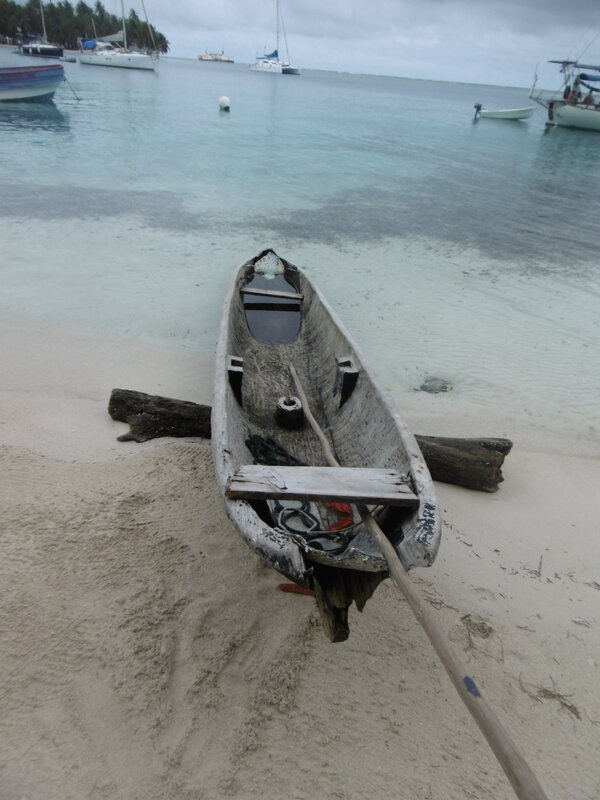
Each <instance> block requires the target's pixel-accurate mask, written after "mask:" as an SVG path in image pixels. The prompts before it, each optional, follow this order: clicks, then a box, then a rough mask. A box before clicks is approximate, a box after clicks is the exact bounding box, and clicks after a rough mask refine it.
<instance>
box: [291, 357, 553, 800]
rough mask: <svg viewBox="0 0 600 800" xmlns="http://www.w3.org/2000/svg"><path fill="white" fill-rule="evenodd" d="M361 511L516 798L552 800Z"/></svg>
mask: <svg viewBox="0 0 600 800" xmlns="http://www.w3.org/2000/svg"><path fill="white" fill-rule="evenodd" d="M288 366H289V370H290V373H291V375H292V378H293V380H294V384H295V386H296V392H297V394H298V397H299V398H300V400H301V401H302V404H303V406H304V416H305V417H306V419H307V420H308V422H309V424H310V425H311V427H312V429H313V430H314V432H315V433H316V434H317V436H318V437H319V439H320V441H321V443H322V445H323V451H324V453H325V457H326V459H327V461H328V463H329V464H331V466H332V467H339V466H340V465H339V462H338V460H337V459H336V457H335V455H334V453H333V450H332V449H331V446H330V444H329V442H328V441H327V437H326V436H325V434H324V433H323V431H322V429H321V427H320V426H319V423H318V422H317V421H316V419H315V418H314V416H313V415H312V412H311V410H310V408H309V405H308V398H307V397H306V393H305V392H304V389H303V388H302V384H301V383H300V379H299V377H298V373H297V372H296V370H295V368H294V365H293V364H289V365H288ZM358 511H359V513H360V515H361V517H362V520H363V522H364V524H365V525H366V527H367V529H368V531H369V533H370V534H371V536H372V537H373V540H374V541H375V543H376V544H377V546H378V547H379V549H380V550H381V552H382V553H383V556H384V557H385V560H386V561H387V564H388V566H389V568H390V574H391V575H392V578H393V579H394V582H395V584H396V586H397V587H398V588H399V589H400V591H401V592H402V594H403V595H404V597H405V598H406V600H407V602H408V604H409V606H410V607H411V609H412V611H413V612H414V614H415V616H416V618H417V620H418V621H419V622H420V624H421V626H422V627H423V630H424V631H425V633H426V634H427V636H428V637H429V641H430V642H431V644H432V645H433V647H434V649H435V652H436V653H437V654H438V657H439V659H440V661H441V662H442V664H443V665H444V668H445V670H446V672H447V673H448V675H449V676H450V680H451V681H452V683H453V684H454V687H455V689H456V690H457V692H458V694H459V696H460V698H461V700H462V701H463V703H464V704H465V705H466V707H467V708H468V710H469V712H470V713H471V716H472V717H473V719H474V720H475V722H476V723H477V725H478V726H479V729H480V730H481V732H482V733H483V735H484V736H485V738H486V740H487V742H488V744H489V746H490V747H491V749H492V751H493V753H494V755H495V756H496V758H497V759H498V762H499V764H500V766H501V767H502V769H503V770H504V772H505V774H506V776H507V778H508V780H509V781H510V784H511V786H512V788H513V790H514V792H515V794H516V795H517V797H518V798H519V799H520V800H548V796H547V795H546V793H545V791H544V790H543V788H542V786H541V784H540V782H539V781H538V779H537V777H536V776H535V773H534V772H533V770H532V769H531V767H530V766H529V764H528V763H527V762H526V761H525V759H524V758H523V756H522V755H521V753H520V752H519V750H518V748H517V746H516V745H515V743H514V742H513V741H512V739H511V738H510V736H509V734H508V732H507V731H506V730H505V729H504V727H503V726H502V723H501V722H500V720H499V719H498V717H497V716H496V714H495V713H494V712H493V711H492V709H491V708H490V706H489V705H488V704H487V702H486V700H485V699H484V698H483V696H482V694H481V690H480V689H479V687H478V686H477V684H476V682H475V680H474V679H473V677H472V676H471V675H469V673H468V671H467V669H466V667H465V665H464V664H463V663H462V662H461V660H460V658H459V657H458V655H457V654H456V652H455V650H454V648H453V647H452V646H451V645H450V643H449V642H448V641H447V639H446V637H445V636H444V635H443V633H442V631H441V630H440V629H439V628H438V626H437V622H436V620H435V619H434V618H433V615H432V614H431V612H430V611H429V609H428V608H427V607H426V605H425V603H424V601H423V600H422V599H421V597H420V595H419V593H418V592H417V590H416V589H415V587H414V586H413V584H412V583H411V580H410V578H409V576H408V572H407V571H406V570H405V569H404V567H403V565H402V562H401V561H400V559H399V558H398V554H397V553H396V551H395V550H394V547H393V546H392V544H391V542H390V541H389V539H388V538H387V536H386V535H385V533H384V532H383V531H382V530H381V528H380V527H379V525H378V524H377V522H376V521H375V519H374V518H373V515H372V514H370V513H369V510H368V509H367V508H366V507H365V506H364V505H359V506H358Z"/></svg>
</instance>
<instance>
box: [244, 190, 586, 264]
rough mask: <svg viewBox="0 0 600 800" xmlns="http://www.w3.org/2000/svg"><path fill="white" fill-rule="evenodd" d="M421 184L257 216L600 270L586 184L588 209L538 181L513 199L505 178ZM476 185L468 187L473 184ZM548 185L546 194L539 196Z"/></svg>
mask: <svg viewBox="0 0 600 800" xmlns="http://www.w3.org/2000/svg"><path fill="white" fill-rule="evenodd" d="M421 189H422V187H420V186H419V184H418V183H415V184H413V185H411V186H408V187H403V189H402V191H399V192H392V191H383V190H380V189H361V190H357V191H355V192H352V193H351V194H348V193H343V194H342V193H339V194H337V195H335V196H333V197H332V198H331V199H330V200H329V201H327V202H325V203H323V204H322V205H321V206H320V207H319V208H316V209H294V210H293V211H292V210H282V211H281V212H280V213H279V214H277V215H275V216H267V217H254V218H253V219H252V220H251V222H252V227H253V228H261V229H263V230H267V231H270V232H273V233H274V234H275V235H277V236H279V237H283V238H287V239H289V240H291V241H293V240H299V241H309V242H315V243H322V244H326V245H334V246H342V245H345V244H348V243H356V244H360V245H365V244H367V245H368V244H372V243H376V242H378V241H381V240H382V239H388V238H400V239H408V238H417V237H426V238H432V239H435V240H438V241H440V242H448V243H450V244H452V245H457V246H470V247H474V248H477V249H478V250H479V251H481V253H482V254H484V255H486V256H488V257H490V258H493V259H495V260H496V261H498V262H511V264H518V265H519V266H520V268H522V270H523V271H524V272H528V273H533V272H538V273H539V272H541V273H543V272H549V273H556V272H559V273H567V274H569V273H571V272H573V273H574V271H575V270H577V273H578V275H579V276H580V277H585V276H586V275H591V274H597V272H598V268H599V262H600V259H599V258H598V243H597V241H596V203H595V202H594V203H592V204H591V210H590V208H589V207H588V206H587V203H586V201H587V199H588V197H589V191H591V187H590V190H589V191H588V192H587V193H586V192H585V190H580V196H581V195H583V196H582V197H581V202H580V203H579V205H580V206H581V210H580V211H578V212H577V213H573V214H568V213H566V212H565V203H564V196H563V195H562V193H559V192H557V193H556V194H553V193H551V192H545V191H544V188H543V185H542V186H541V187H531V189H530V193H531V192H532V193H534V195H535V200H536V202H535V203H532V202H531V198H530V197H528V193H527V192H523V193H520V194H517V195H516V196H515V197H514V199H513V200H512V202H509V200H508V199H507V194H506V191H505V187H502V186H499V185H498V181H497V180H496V181H491V182H488V185H487V186H486V187H485V191H484V192H482V191H481V188H479V189H478V188H477V187H474V190H473V191H472V192H469V191H468V190H465V185H464V182H461V185H460V186H458V185H456V184H454V185H453V183H452V181H449V180H448V179H432V180H430V181H428V183H427V187H426V191H425V190H424V189H423V190H421ZM467 189H468V186H467ZM540 192H543V193H544V201H543V202H539V204H538V203H537V201H538V199H539V198H538V195H539V193H540Z"/></svg>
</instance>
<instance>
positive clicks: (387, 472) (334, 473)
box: [225, 464, 419, 506]
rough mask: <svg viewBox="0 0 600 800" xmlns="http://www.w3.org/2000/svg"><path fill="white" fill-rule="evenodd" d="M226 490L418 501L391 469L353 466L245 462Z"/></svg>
mask: <svg viewBox="0 0 600 800" xmlns="http://www.w3.org/2000/svg"><path fill="white" fill-rule="evenodd" d="M225 494H226V495H227V496H228V497H234V498H245V499H255V498H265V497H272V498H287V499H289V500H300V499H308V500H322V501H325V500H333V501H337V502H340V503H368V504H380V503H381V504H385V505H392V506H414V505H416V504H418V502H419V498H418V497H417V496H416V495H415V494H414V492H413V491H412V488H411V486H410V485H409V484H408V483H407V482H406V480H405V479H404V478H403V477H402V476H401V475H400V474H399V473H397V472H395V471H394V470H391V469H362V468H352V467H337V468H336V469H332V468H331V467H279V466H278V467H271V466H263V465H261V464H246V465H244V466H242V467H240V468H239V469H238V470H237V472H236V473H235V475H233V476H232V478H231V479H230V481H229V484H228V486H227V490H226V492H225Z"/></svg>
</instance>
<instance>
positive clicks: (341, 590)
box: [211, 250, 441, 641]
mask: <svg viewBox="0 0 600 800" xmlns="http://www.w3.org/2000/svg"><path fill="white" fill-rule="evenodd" d="M307 414H312V415H313V417H314V419H315V420H316V421H317V423H318V426H319V427H320V428H321V429H322V431H323V433H324V434H325V436H326V438H327V442H328V444H329V446H330V447H331V448H332V450H333V453H334V454H335V458H336V460H337V462H339V465H340V466H339V467H331V466H328V461H327V458H326V456H325V452H324V446H323V442H322V441H321V439H320V438H319V436H318V435H317V433H315V430H314V429H313V427H311V425H309V424H308V423H307ZM211 426H212V448H213V457H214V464H215V471H216V476H217V481H218V484H219V488H220V491H221V493H222V495H223V499H224V503H225V508H226V510H227V514H228V516H229V517H230V519H231V520H232V521H233V523H234V525H235V526H236V528H237V530H238V531H239V533H240V534H241V536H242V538H243V539H244V541H245V542H246V543H247V544H248V545H249V546H250V547H251V548H252V550H254V551H255V552H256V553H257V554H258V555H259V556H260V557H261V558H262V559H263V560H264V561H265V563H267V564H268V565H270V566H271V567H273V568H274V569H276V570H277V571H278V572H279V573H281V574H282V575H284V576H285V577H286V578H289V579H290V580H291V581H293V582H294V583H295V584H297V585H298V586H300V587H303V588H305V589H310V590H312V591H314V593H315V597H316V601H317V606H318V608H319V611H320V613H321V618H322V620H323V624H324V628H325V632H326V633H327V635H328V636H329V638H330V639H331V640H332V641H341V640H343V639H346V638H347V636H348V607H349V606H350V605H351V603H352V601H354V602H356V605H357V607H358V608H359V609H360V610H362V608H363V607H364V604H365V603H366V601H367V600H368V598H369V597H370V596H371V594H372V593H373V591H374V590H375V588H376V587H377V585H378V584H379V582H380V581H381V580H383V579H384V578H385V577H387V575H388V574H389V568H388V564H387V562H386V560H385V558H384V557H383V555H382V554H381V552H380V551H379V549H378V548H377V547H376V546H375V544H374V542H373V540H372V538H371V536H370V534H369V532H368V531H367V529H366V528H365V526H364V524H363V523H362V521H361V518H360V516H359V514H358V513H357V510H356V504H360V505H367V506H368V507H369V509H371V511H372V512H373V514H374V516H375V518H376V519H377V522H378V524H379V526H380V527H381V529H382V530H383V531H384V532H385V534H386V536H387V537H388V539H389V540H390V541H391V542H392V544H393V546H394V549H395V551H396V553H397V555H398V557H399V558H400V560H401V562H402V564H403V565H404V567H405V568H406V569H410V568H412V567H415V566H429V565H431V564H432V563H433V561H434V559H435V556H436V553H437V550H438V547H439V542H440V529H441V523H440V517H439V513H438V509H437V505H436V499H435V493H434V489H433V483H432V480H431V476H430V474H429V471H428V469H427V466H426V464H425V461H424V459H423V456H422V454H421V451H420V449H419V447H418V445H417V442H416V440H415V437H414V436H413V435H412V433H411V432H410V431H409V430H408V428H407V426H406V424H405V423H404V421H403V420H402V418H401V417H400V415H399V414H398V412H397V411H396V410H395V409H394V407H393V405H392V404H391V402H390V400H389V399H388V398H387V397H386V396H385V394H384V393H383V392H382V390H381V389H380V388H379V387H378V385H377V383H376V382H375V380H374V378H373V376H372V374H371V371H370V369H369V368H368V366H367V365H366V363H365V361H364V359H363V357H362V356H361V354H360V352H359V350H358V348H357V347H356V345H355V344H354V343H353V342H352V340H351V338H350V336H349V335H348V333H347V332H346V331H345V330H344V328H343V326H342V325H341V323H340V322H339V320H338V319H337V317H336V315H335V314H334V312H333V311H332V309H331V308H330V307H329V305H328V303H327V302H326V301H325V299H324V298H323V296H322V295H321V293H320V291H319V289H318V288H317V287H316V286H315V284H314V283H313V282H312V281H311V280H310V279H309V277H308V276H307V274H306V273H305V272H303V271H302V270H300V269H299V268H297V267H295V266H293V265H292V264H290V263H289V262H288V261H286V260H285V259H283V258H280V257H279V256H278V255H277V254H276V253H275V252H274V251H273V250H265V251H263V252H262V253H260V254H259V255H258V256H256V258H252V259H250V260H249V261H246V262H245V263H243V264H242V265H241V266H240V267H239V268H238V269H237V270H236V272H235V274H234V277H233V280H232V282H231V285H230V288H229V291H228V293H227V296H226V299H225V302H224V306H223V316H222V322H221V327H220V332H219V339H218V344H217V353H216V367H215V386H214V398H213V407H212V419H211Z"/></svg>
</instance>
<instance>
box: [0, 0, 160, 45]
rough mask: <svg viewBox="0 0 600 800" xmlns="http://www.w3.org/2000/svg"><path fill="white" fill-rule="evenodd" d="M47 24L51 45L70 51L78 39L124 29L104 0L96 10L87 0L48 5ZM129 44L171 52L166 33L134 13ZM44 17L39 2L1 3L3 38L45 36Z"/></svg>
mask: <svg viewBox="0 0 600 800" xmlns="http://www.w3.org/2000/svg"><path fill="white" fill-rule="evenodd" d="M44 22H45V25H46V35H47V38H48V41H49V42H53V43H55V44H59V45H61V46H62V47H65V48H66V49H68V50H76V49H77V40H78V39H80V38H81V39H95V38H99V37H101V36H108V35H109V34H111V33H116V32H117V31H120V30H121V28H122V26H123V21H122V19H121V17H117V16H115V15H114V14H109V13H108V12H107V11H106V9H105V8H104V6H103V5H102V3H101V2H100V0H96V2H95V3H94V5H93V7H91V6H88V4H87V3H84V2H83V0H80V2H78V3H77V5H76V6H73V4H72V3H70V2H68V0H59V2H58V3H53V2H51V1H50V2H46V3H45V4H44ZM125 24H126V27H127V41H128V43H132V44H133V43H135V44H136V45H137V46H138V47H140V48H143V49H146V50H157V51H158V52H160V53H167V52H168V50H169V42H168V41H167V39H166V38H165V36H164V35H163V34H162V33H159V32H158V31H157V30H155V29H154V27H153V26H152V25H149V24H146V21H145V20H141V19H140V18H139V17H138V15H137V14H136V13H135V11H133V9H132V10H131V11H130V12H129V16H128V17H127V18H126V20H125ZM42 30H43V28H42V16H41V11H40V3H39V0H27V2H26V3H24V4H23V5H21V4H20V3H17V2H15V1H14V0H0V39H2V37H7V39H8V40H9V41H11V42H17V41H18V40H19V38H22V39H23V41H26V40H27V39H28V38H29V37H35V36H41V35H42Z"/></svg>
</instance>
